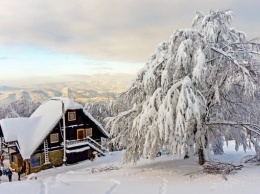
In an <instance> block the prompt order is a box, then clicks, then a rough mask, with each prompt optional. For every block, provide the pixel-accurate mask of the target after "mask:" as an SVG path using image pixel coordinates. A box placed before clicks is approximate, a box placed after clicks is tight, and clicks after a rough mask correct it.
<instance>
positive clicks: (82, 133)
mask: <svg viewBox="0 0 260 194" xmlns="http://www.w3.org/2000/svg"><path fill="white" fill-rule="evenodd" d="M84 138H85V130H84V129H78V130H77V139H84Z"/></svg>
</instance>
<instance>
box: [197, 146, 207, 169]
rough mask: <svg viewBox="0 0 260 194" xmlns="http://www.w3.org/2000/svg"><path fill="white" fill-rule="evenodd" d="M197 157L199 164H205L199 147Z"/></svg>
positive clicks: (202, 152)
mask: <svg viewBox="0 0 260 194" xmlns="http://www.w3.org/2000/svg"><path fill="white" fill-rule="evenodd" d="M198 156H199V164H200V165H203V164H204V163H205V162H206V160H205V155H204V151H203V148H202V147H201V146H200V147H199V149H198Z"/></svg>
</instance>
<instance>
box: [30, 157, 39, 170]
mask: <svg viewBox="0 0 260 194" xmlns="http://www.w3.org/2000/svg"><path fill="white" fill-rule="evenodd" d="M32 159H39V166H33V165H32V164H33V163H32ZM30 166H31V168H38V167H41V154H36V155H33V156H32V157H31V159H30Z"/></svg>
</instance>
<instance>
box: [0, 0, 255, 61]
mask: <svg viewBox="0 0 260 194" xmlns="http://www.w3.org/2000/svg"><path fill="white" fill-rule="evenodd" d="M259 7H260V4H259V1H257V0H249V1H246V2H245V3H244V1H243V0H229V1H227V0H225V1H224V0H212V1H207V3H205V1H204V0H197V1H189V0H174V1H173V0H139V1H132V0H124V1H122V0H94V1H93V0H73V1H69V0H55V1H53V0H38V1H35V0H24V1H23V2H22V3H21V2H20V0H12V1H10V0H1V2H0V17H1V18H2V19H1V20H0V29H1V31H0V42H1V43H13V44H20V43H26V44H31V45H36V46H39V47H45V48H50V49H54V50H57V51H61V52H69V53H75V54H80V55H85V56H90V57H93V58H96V59H108V60H118V61H128V62H129V61H131V62H140V61H141V62H145V61H146V59H147V58H148V56H149V55H150V54H151V53H152V52H153V51H155V49H156V46H157V45H158V44H159V43H160V42H162V41H164V40H168V38H169V36H170V35H171V33H173V31H174V30H176V29H179V28H189V27H190V26H191V25H190V24H191V21H192V19H193V17H194V14H195V11H197V10H199V11H205V12H208V11H209V10H210V9H229V8H231V9H233V10H234V12H235V13H236V17H237V18H235V22H234V26H235V27H236V28H238V30H239V28H242V29H241V30H242V31H245V32H246V33H248V34H249V36H250V37H254V36H257V34H259V30H260V29H259V28H260V27H257V28H256V26H259V25H258V24H259V21H258V20H259V18H260V12H259V11H258V10H257V9H258V8H259ZM252 10H253V11H252ZM238 19H239V21H238ZM248 21H249V22H248ZM254 29H257V30H254Z"/></svg>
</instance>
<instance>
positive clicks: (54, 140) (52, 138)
mask: <svg viewBox="0 0 260 194" xmlns="http://www.w3.org/2000/svg"><path fill="white" fill-rule="evenodd" d="M50 142H51V143H57V142H59V134H58V133H54V134H51V135H50Z"/></svg>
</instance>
